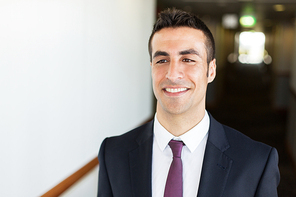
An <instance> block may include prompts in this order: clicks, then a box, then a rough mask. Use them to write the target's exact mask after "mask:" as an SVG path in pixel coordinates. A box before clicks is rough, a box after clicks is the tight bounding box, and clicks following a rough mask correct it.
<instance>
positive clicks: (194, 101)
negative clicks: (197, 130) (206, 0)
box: [151, 27, 216, 115]
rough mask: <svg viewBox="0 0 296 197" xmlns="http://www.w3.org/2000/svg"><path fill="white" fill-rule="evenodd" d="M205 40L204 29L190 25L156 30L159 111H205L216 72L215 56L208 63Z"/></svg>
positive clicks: (153, 63)
mask: <svg viewBox="0 0 296 197" xmlns="http://www.w3.org/2000/svg"><path fill="white" fill-rule="evenodd" d="M205 41H206V37H205V35H204V34H203V32H202V31H200V30H197V29H194V28H189V27H178V28H164V29H162V30H160V31H158V32H157V33H155V34H154V36H153V38H152V42H151V46H152V61H151V67H152V81H153V91H154V94H155V97H156V99H157V113H161V114H171V115H173V114H175V115H178V114H187V115H190V114H194V113H204V109H205V97H206V89H207V84H208V83H210V82H212V81H213V80H214V78H215V75H216V63H215V59H214V60H212V61H211V62H210V64H209V65H208V64H207V53H206V46H205ZM207 72H208V75H207Z"/></svg>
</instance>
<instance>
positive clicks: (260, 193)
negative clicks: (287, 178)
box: [255, 148, 280, 197]
mask: <svg viewBox="0 0 296 197" xmlns="http://www.w3.org/2000/svg"><path fill="white" fill-rule="evenodd" d="M279 182H280V173H279V168H278V153H277V150H276V149H275V148H272V149H271V151H270V154H269V157H268V159H267V162H266V165H265V168H264V171H263V173H262V176H261V179H260V182H259V184H258V187H257V190H256V194H255V197H266V196H268V197H277V196H278V194H277V186H278V185H279Z"/></svg>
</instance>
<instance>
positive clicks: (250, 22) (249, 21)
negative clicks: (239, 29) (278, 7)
mask: <svg viewBox="0 0 296 197" xmlns="http://www.w3.org/2000/svg"><path fill="white" fill-rule="evenodd" d="M239 22H240V24H241V25H242V26H243V27H253V26H254V25H255V24H256V18H255V17H254V16H252V15H245V16H242V17H241V18H240V19H239Z"/></svg>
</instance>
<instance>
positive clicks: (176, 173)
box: [164, 140, 184, 197]
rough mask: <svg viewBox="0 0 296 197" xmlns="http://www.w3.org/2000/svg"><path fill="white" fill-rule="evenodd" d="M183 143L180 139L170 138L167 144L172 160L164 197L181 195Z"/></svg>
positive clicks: (178, 196)
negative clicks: (171, 153)
mask: <svg viewBox="0 0 296 197" xmlns="http://www.w3.org/2000/svg"><path fill="white" fill-rule="evenodd" d="M183 145H184V143H183V142H182V141H176V140H171V141H170V142H169V146H170V147H171V149H172V152H173V161H172V163H171V167H170V170H169V173H168V177H167V181H166V185H165V190H164V197H182V196H183V178H182V160H181V152H182V148H183Z"/></svg>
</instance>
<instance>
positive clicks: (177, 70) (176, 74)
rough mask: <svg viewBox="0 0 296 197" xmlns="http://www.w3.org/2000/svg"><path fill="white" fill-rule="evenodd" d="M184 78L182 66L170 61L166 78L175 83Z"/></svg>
mask: <svg viewBox="0 0 296 197" xmlns="http://www.w3.org/2000/svg"><path fill="white" fill-rule="evenodd" d="M183 77H184V72H183V68H182V65H181V64H180V63H179V62H178V61H171V62H170V65H169V67H168V70H167V74H166V78H167V79H169V80H170V81H177V80H179V79H182V78H183Z"/></svg>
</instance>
